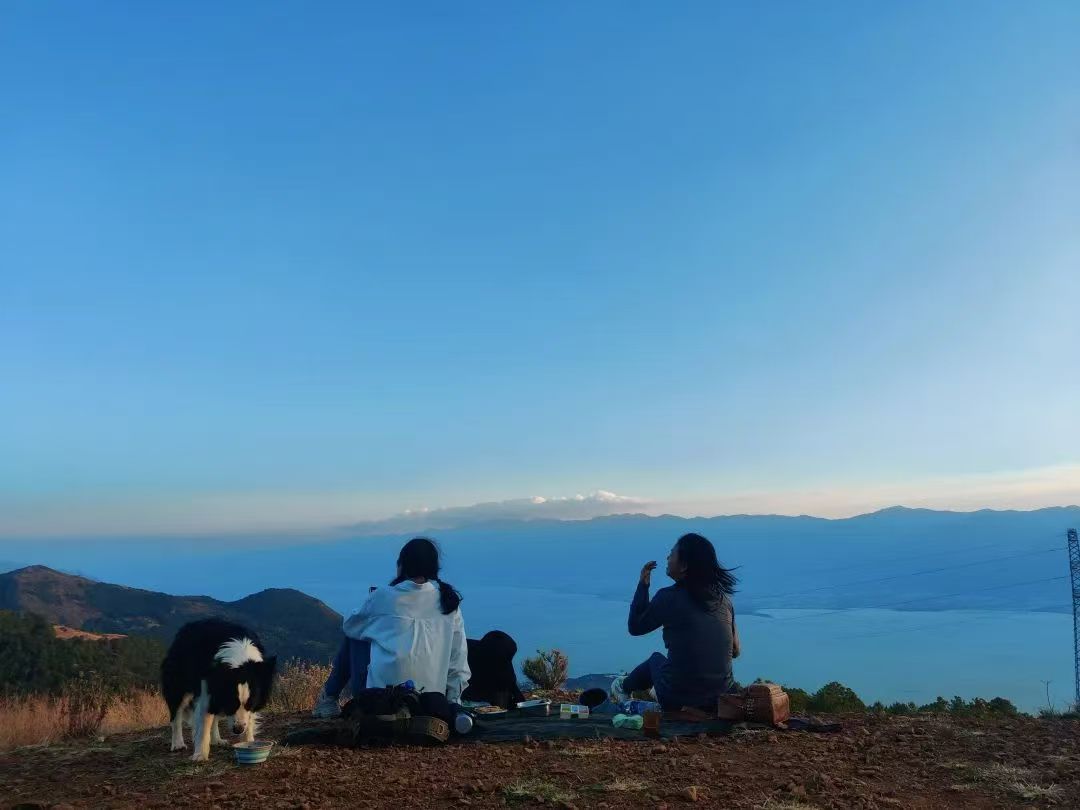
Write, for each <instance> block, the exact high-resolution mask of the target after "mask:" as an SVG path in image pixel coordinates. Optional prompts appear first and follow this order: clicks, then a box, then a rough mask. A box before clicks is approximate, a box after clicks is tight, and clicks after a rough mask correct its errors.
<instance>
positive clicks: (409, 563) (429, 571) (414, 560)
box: [390, 537, 461, 616]
mask: <svg viewBox="0 0 1080 810" xmlns="http://www.w3.org/2000/svg"><path fill="white" fill-rule="evenodd" d="M398 566H400V569H401V573H400V574H399V575H398V577H397V578H396V579H395V580H394V581H393V582H391V583H390V584H391V585H397V584H398V583H401V582H404V581H405V580H407V579H417V578H419V577H423V578H424V579H428V580H431V581H432V582H434V583H435V584H436V585H438V586H439V602H440V604H441V606H442V612H443V614H445V615H447V616H448V615H450V614H451V613H453V612H454V611H455V610H457V609H458V606H459V605H460V604H461V594H460V593H458V591H457V589H456V588H454V586H453V585H450V584H449V583H448V582H443V581H442V580H441V579H439V569H440V568H441V566H440V564H439V547H438V546H437V545H435V543H434V541H432V540H429V539H428V538H426V537H414V538H413V539H412V540H410V541H409V542H408V543H406V544H405V545H404V546H402V547H401V552H400V553H399V554H398Z"/></svg>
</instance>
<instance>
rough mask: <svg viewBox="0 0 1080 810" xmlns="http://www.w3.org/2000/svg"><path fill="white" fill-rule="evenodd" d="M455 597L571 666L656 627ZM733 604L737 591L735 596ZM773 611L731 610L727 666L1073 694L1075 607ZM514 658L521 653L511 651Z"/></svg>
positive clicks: (524, 599)
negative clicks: (739, 646) (733, 643)
mask: <svg viewBox="0 0 1080 810" xmlns="http://www.w3.org/2000/svg"><path fill="white" fill-rule="evenodd" d="M306 589H307V590H309V592H311V593H313V594H314V595H316V596H318V597H319V598H321V599H323V600H324V601H325V602H327V604H329V605H330V606H331V607H333V608H334V609H336V610H338V611H339V612H341V613H348V612H350V611H351V610H352V609H353V608H354V607H355V606H356V600H357V595H356V592H355V588H353V587H342V586H337V585H332V584H329V583H325V584H321V583H308V584H307V586H306ZM465 596H466V601H465V603H464V604H463V606H462V609H463V612H464V614H465V622H466V626H467V628H468V630H469V635H470V636H479V635H482V634H483V633H484V632H486V631H487V630H490V629H493V628H500V629H504V630H506V631H508V632H509V633H510V634H511V635H513V636H514V637H515V638H516V639H517V641H518V645H519V648H520V650H521V651H522V652H523V653H527V652H530V651H532V650H535V649H549V648H552V647H558V648H559V649H561V650H563V651H564V652H565V653H566V654H567V656H569V659H570V670H571V674H574V675H583V674H586V673H590V672H611V671H615V670H619V669H629V668H630V667H632V666H633V665H634V664H636V663H637V662H638V661H640V660H642V659H643V658H645V657H646V656H647V655H648V654H649V653H650V652H652V651H653V650H662V649H663V642H662V639H661V638H660V633H659V632H656V633H653V634H652V635H650V636H646V637H644V638H632V637H630V636H629V635H628V634H627V632H626V613H627V609H628V606H629V601H628V600H629V596H628V598H627V601H616V600H610V599H601V598H598V597H594V596H584V595H580V594H571V593H559V592H554V591H546V590H537V589H529V588H518V587H512V586H505V587H476V586H475V585H474V586H472V587H470V588H468V590H467V592H466V595H465ZM736 605H738V602H737V601H736ZM820 613H821V612H820V611H815V610H781V611H776V612H775V613H774V614H772V615H770V616H760V615H754V616H740V617H739V620H738V621H739V633H740V635H741V637H742V641H743V650H744V653H743V656H742V657H741V658H739V659H738V661H736V666H735V675H736V677H737V678H739V679H740V680H742V681H751V680H753V679H754V678H757V677H765V678H769V679H771V680H775V681H778V682H782V683H785V684H788V685H791V686H798V687H801V688H803V689H808V690H811V691H812V690H814V689H817V688H818V687H820V686H821V685H822V684H825V683H827V682H828V681H834V680H836V681H840V682H842V683H844V684H846V685H847V686H850V687H851V688H852V689H854V690H855V691H856V692H858V693H859V695H860V696H861V697H862V698H863V699H864V700H866V701H867V702H868V703H869V702H872V701H875V700H881V701H884V702H886V703H888V702H893V701H897V700H900V701H905V702H906V701H909V700H910V701H915V702H917V703H918V702H922V703H928V702H930V701H932V700H933V699H934V698H936V697H937V696H938V695H943V696H945V697H946V698H951V697H952V696H954V695H960V696H962V697H965V698H972V697H986V698H991V697H996V696H1002V697H1006V698H1009V699H1010V700H1012V701H1013V702H1014V703H1016V704H1017V706H1019V707H1020V708H1021V709H1024V710H1027V711H1034V710H1037V709H1039V708H1042V707H1044V706H1046V703H1047V698H1046V686H1045V685H1044V683H1043V682H1044V681H1050V697H1051V700H1052V701H1054V702H1055V703H1056V705H1057V706H1058V707H1059V708H1060V707H1062V706H1063V705H1065V704H1067V703H1070V702H1071V700H1072V697H1073V657H1072V635H1073V628H1072V618H1071V617H1070V616H1067V615H1064V614H1060V613H1033V612H1032V613H1028V612H1025V613H1014V612H1005V611H937V612H911V611H895V610H866V609H856V610H845V611H841V612H835V613H829V614H826V615H820ZM519 663H520V657H519Z"/></svg>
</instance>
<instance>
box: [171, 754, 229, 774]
mask: <svg viewBox="0 0 1080 810" xmlns="http://www.w3.org/2000/svg"><path fill="white" fill-rule="evenodd" d="M232 768H233V764H232V760H228V761H222V760H220V759H211V760H207V761H206V762H192V761H190V760H188V761H186V762H184V764H182V765H179V766H177V767H176V768H174V769H173V770H172V775H173V776H174V777H177V778H180V779H185V778H191V777H194V776H198V777H202V778H212V777H215V776H222V775H224V774H226V773H228V772H229V771H230V770H232Z"/></svg>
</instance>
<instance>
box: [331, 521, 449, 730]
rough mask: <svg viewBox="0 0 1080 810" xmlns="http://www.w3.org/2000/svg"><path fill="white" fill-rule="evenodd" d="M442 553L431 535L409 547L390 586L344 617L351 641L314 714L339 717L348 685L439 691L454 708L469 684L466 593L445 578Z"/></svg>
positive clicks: (356, 688) (336, 662)
mask: <svg viewBox="0 0 1080 810" xmlns="http://www.w3.org/2000/svg"><path fill="white" fill-rule="evenodd" d="M439 568H440V565H439V549H438V547H437V546H436V545H435V544H434V543H433V542H432V541H431V540H428V539H427V538H425V537H417V538H415V539H413V540H410V541H409V542H408V543H406V544H405V545H404V546H403V547H402V549H401V552H400V553H399V554H398V560H397V576H396V577H395V578H394V580H393V581H392V582H391V583H390V587H389V588H377V589H374V590H373V591H372V592H371V593H370V595H369V596H368V599H367V602H365V603H364V606H363V607H361V608H360V609H359V610H358V611H356V612H355V613H353V614H352V615H351V616H349V617H348V618H346V619H345V621H344V622H343V624H342V629H343V630H344V631H345V640H344V642H343V643H342V646H341V649H340V650H339V651H338V654H337V657H336V658H335V659H334V663H333V668H332V669H331V671H330V677H329V678H328V679H327V681H326V685H325V686H324V687H323V690H322V692H321V694H320V695H319V698H318V702H317V703H316V704H315V709H314V711H313V712H312V714H313V715H314V716H315V717H337V716H338V714H339V713H340V709H339V706H338V697H339V695H340V694H341V692H342V690H343V689H344V688H345V686H346V684H349V685H350V686H351V687H352V692H353V694H358V693H359V692H360V691H361V690H362V689H364V688H381V687H385V686H397V685H398V684H402V683H404V682H405V681H412V682H413V684H414V685H415V686H416V688H417V689H418V690H420V691H421V692H438V693H441V694H444V695H446V699H447V700H448V701H450V702H451V703H457V702H459V701H460V700H461V693H462V691H464V689H465V687H466V686H467V685H468V683H469V650H468V646H467V645H466V641H465V622H464V620H463V619H462V618H461V610H460V608H459V607H458V606H459V605H460V604H461V594H460V593H458V592H457V591H456V590H455V589H454V588H453V587H451V586H450V585H449V584H447V583H445V582H442V581H441V580H440V579H439Z"/></svg>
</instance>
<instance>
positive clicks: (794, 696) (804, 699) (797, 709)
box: [783, 686, 810, 714]
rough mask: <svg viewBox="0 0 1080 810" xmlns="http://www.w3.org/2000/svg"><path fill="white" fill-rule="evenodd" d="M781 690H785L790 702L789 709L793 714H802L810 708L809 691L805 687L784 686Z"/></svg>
mask: <svg viewBox="0 0 1080 810" xmlns="http://www.w3.org/2000/svg"><path fill="white" fill-rule="evenodd" d="M783 690H784V691H785V692H787V695H788V700H789V701H790V702H791V711H792V712H793V713H794V714H802V713H804V712H808V711H809V710H810V693H809V692H807V691H806V690H805V689H798V688H796V687H794V686H785V687H783Z"/></svg>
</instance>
